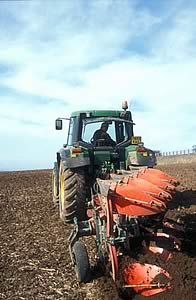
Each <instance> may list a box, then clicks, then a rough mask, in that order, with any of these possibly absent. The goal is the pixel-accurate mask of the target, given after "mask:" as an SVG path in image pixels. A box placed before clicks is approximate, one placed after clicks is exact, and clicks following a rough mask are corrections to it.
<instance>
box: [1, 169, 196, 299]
mask: <svg viewBox="0 0 196 300" xmlns="http://www.w3.org/2000/svg"><path fill="white" fill-rule="evenodd" d="M160 169H161V170H162V171H165V172H167V173H168V174H170V175H172V176H175V177H177V179H179V180H180V182H181V185H180V186H179V188H178V192H177V195H176V197H175V199H174V201H173V204H172V205H171V208H170V209H169V211H168V213H167V215H168V217H170V218H173V219H174V220H177V219H179V218H181V220H183V222H184V224H185V229H186V232H185V240H184V242H183V243H182V251H181V252H180V253H175V254H174V256H173V258H172V259H171V260H170V261H168V262H167V263H165V266H164V264H163V266H164V268H165V269H166V270H167V271H169V272H170V274H171V276H172V285H173V289H172V290H170V291H168V292H165V293H161V294H159V295H155V296H152V297H148V298H147V299H154V300H157V299H167V300H168V299H170V300H172V299H187V300H194V299H196V164H182V165H177V164H176V165H167V166H161V167H160ZM70 230H71V226H67V225H66V226H65V225H63V223H62V222H61V220H60V219H59V217H58V209H57V208H55V207H54V205H53V204H52V190H51V171H28V172H26V171H25V172H3V173H0V299H6V300H8V299H12V300H18V299H25V300H26V299H29V300H30V299H36V300H37V299H55V300H58V299H61V300H63V299H70V300H71V299H89V300H90V299H101V300H104V299H105V300H107V299H108V300H109V299H119V300H120V299H126V296H125V295H123V294H119V293H118V291H117V288H116V286H115V284H114V283H113V281H112V279H111V278H110V277H106V276H105V277H104V276H100V273H99V272H98V271H97V270H96V267H95V266H94V267H93V269H92V276H93V279H92V281H91V282H89V283H86V284H83V283H82V284H78V283H77V281H76V280H75V274H74V271H73V268H72V265H71V261H70V256H69V251H68V242H67V238H68V236H69V234H70ZM86 244H87V247H88V248H89V252H90V256H91V260H92V265H93V263H94V259H93V258H94V248H95V247H94V246H95V242H94V240H93V238H87V239H86ZM141 259H142V258H141ZM155 260H156V258H155ZM123 297H124V298H123ZM133 299H145V297H142V296H139V295H136V296H133Z"/></svg>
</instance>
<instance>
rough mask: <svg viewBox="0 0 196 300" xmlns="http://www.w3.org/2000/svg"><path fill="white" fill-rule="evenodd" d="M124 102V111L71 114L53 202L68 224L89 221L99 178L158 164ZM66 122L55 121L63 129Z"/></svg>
mask: <svg viewBox="0 0 196 300" xmlns="http://www.w3.org/2000/svg"><path fill="white" fill-rule="evenodd" d="M127 109H128V105H127V102H126V101H124V102H123V105H122V110H89V111H76V112H73V113H72V114H71V117H70V118H69V119H67V120H69V130H68V138H67V144H65V145H64V146H63V148H62V149H60V150H59V151H58V152H57V161H56V162H55V163H54V168H53V201H54V203H59V212H60V218H61V219H62V220H63V221H64V222H65V223H74V218H77V220H78V221H82V220H86V219H87V214H86V212H87V207H88V203H89V201H90V200H91V194H92V191H93V189H96V179H97V178H101V179H110V174H115V173H119V172H122V171H125V170H130V168H132V167H139V166H147V167H150V168H152V167H153V166H154V165H155V164H156V157H155V154H154V152H153V151H152V150H150V149H147V148H145V147H144V144H143V143H142V141H141V137H139V136H134V133H133V126H134V125H135V124H134V123H133V120H132V114H131V112H130V111H128V110H127ZM63 119H65V118H58V119H57V120H56V129H57V130H61V129H62V127H63V126H62V125H63Z"/></svg>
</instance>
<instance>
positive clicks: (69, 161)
mask: <svg viewBox="0 0 196 300" xmlns="http://www.w3.org/2000/svg"><path fill="white" fill-rule="evenodd" d="M57 161H58V162H59V163H60V161H63V163H64V166H65V168H79V167H84V166H89V165H90V158H89V157H84V156H83V154H82V153H81V155H76V156H71V151H70V150H69V149H64V148H62V149H60V150H59V151H58V152H57Z"/></svg>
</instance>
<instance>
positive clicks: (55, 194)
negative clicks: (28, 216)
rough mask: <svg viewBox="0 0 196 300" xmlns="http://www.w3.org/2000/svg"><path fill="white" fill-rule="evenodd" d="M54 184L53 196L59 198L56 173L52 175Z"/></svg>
mask: <svg viewBox="0 0 196 300" xmlns="http://www.w3.org/2000/svg"><path fill="white" fill-rule="evenodd" d="M52 184H53V195H54V196H55V197H56V196H57V188H56V181H55V175H54V173H53V174H52Z"/></svg>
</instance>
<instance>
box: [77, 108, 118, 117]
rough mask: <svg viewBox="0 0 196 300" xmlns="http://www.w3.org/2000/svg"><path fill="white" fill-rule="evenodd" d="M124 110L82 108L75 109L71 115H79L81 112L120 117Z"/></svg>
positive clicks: (95, 115)
mask: <svg viewBox="0 0 196 300" xmlns="http://www.w3.org/2000/svg"><path fill="white" fill-rule="evenodd" d="M121 112H122V110H80V111H74V112H72V114H71V117H79V116H80V115H81V114H86V113H90V114H91V117H119V116H120V114H121Z"/></svg>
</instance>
